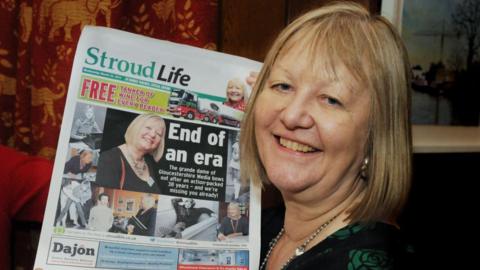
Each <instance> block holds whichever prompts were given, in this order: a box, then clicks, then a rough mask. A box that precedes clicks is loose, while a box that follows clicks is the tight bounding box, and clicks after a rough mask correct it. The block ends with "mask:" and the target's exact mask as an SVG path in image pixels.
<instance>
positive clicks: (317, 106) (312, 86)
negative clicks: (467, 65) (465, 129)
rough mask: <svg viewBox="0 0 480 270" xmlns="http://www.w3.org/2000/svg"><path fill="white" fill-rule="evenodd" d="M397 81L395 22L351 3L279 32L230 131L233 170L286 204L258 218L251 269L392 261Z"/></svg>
mask: <svg viewBox="0 0 480 270" xmlns="http://www.w3.org/2000/svg"><path fill="white" fill-rule="evenodd" d="M408 77H409V65H408V61H407V55H406V52H405V49H404V46H403V44H402V42H401V39H400V37H399V36H398V34H397V33H396V32H395V30H394V28H393V27H392V26H391V25H390V23H388V22H387V21H386V20H385V19H384V18H382V17H379V16H375V15H370V14H369V12H368V11H367V10H366V9H365V8H363V7H362V6H360V5H359V4H355V3H351V2H350V3H335V4H333V5H328V6H325V7H323V8H320V9H317V10H313V11H311V12H309V13H307V14H305V15H303V16H301V17H300V18H298V19H297V20H295V21H294V22H293V23H292V24H290V25H289V26H288V27H287V28H286V29H285V30H284V31H283V32H282V33H281V34H280V35H279V37H278V38H277V40H276V41H275V43H274V44H273V47H272V48H271V50H270V52H269V53H268V55H267V58H266V60H265V64H264V66H263V69H262V70H261V72H260V74H259V77H258V80H257V83H256V85H255V88H254V91H253V93H252V95H251V97H250V102H251V103H250V104H249V106H248V107H247V111H246V114H245V118H244V123H243V124H242V125H243V131H242V133H241V156H242V161H241V162H242V167H241V172H242V177H244V178H245V179H248V178H251V179H252V180H253V181H254V183H256V184H260V185H261V184H262V183H272V184H273V185H274V186H275V187H276V188H278V189H279V190H280V192H281V194H282V197H283V200H284V203H285V208H284V209H276V210H270V211H266V213H264V216H263V217H262V221H263V224H262V259H261V269H366V267H367V266H368V267H372V268H371V269H373V268H375V269H392V268H399V267H401V266H399V264H400V263H401V262H402V261H404V260H403V255H404V253H403V250H404V249H403V245H402V244H400V242H401V241H400V239H401V238H400V236H399V231H398V229H397V227H396V226H395V218H396V217H397V216H398V214H399V212H400V210H401V209H402V207H403V205H404V203H405V200H406V198H407V193H408V190H409V187H410V153H411V135H410V124H409V111H408V105H409V93H408V85H409V84H408V82H409V78H408ZM269 244H270V245H269ZM364 258H366V259H367V262H364V261H362V259H364ZM369 259H370V260H369ZM364 263H368V264H365V265H363V264H364ZM362 267H364V268H362ZM369 269H370V268H369ZM401 269H404V268H401ZM407 269H408V268H407Z"/></svg>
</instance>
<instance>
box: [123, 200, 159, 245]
mask: <svg viewBox="0 0 480 270" xmlns="http://www.w3.org/2000/svg"><path fill="white" fill-rule="evenodd" d="M156 219H157V209H156V208H155V197H154V195H152V194H144V195H143V197H142V203H141V206H140V209H139V210H138V212H137V214H136V215H134V216H132V217H130V219H129V220H128V224H127V234H135V235H144V236H153V233H154V232H155V220H156Z"/></svg>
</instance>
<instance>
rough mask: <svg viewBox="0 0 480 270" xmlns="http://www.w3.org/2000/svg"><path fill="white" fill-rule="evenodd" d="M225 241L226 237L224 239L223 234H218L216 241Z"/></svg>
mask: <svg viewBox="0 0 480 270" xmlns="http://www.w3.org/2000/svg"><path fill="white" fill-rule="evenodd" d="M226 239H227V237H226V236H225V235H224V234H223V233H219V234H218V240H220V241H224V240H226Z"/></svg>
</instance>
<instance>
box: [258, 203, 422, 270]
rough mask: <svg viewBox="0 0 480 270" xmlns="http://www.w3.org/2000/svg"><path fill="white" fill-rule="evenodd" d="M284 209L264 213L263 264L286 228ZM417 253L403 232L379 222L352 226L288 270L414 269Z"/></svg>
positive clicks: (299, 259)
mask: <svg viewBox="0 0 480 270" xmlns="http://www.w3.org/2000/svg"><path fill="white" fill-rule="evenodd" d="M283 217H284V209H283V208H276V209H268V210H264V211H263V213H262V249H261V251H262V252H261V260H260V261H261V262H262V261H263V258H264V257H265V254H266V252H267V250H268V246H269V243H270V241H271V240H272V239H273V238H275V236H276V235H277V234H278V232H279V231H280V230H281V228H282V226H283ZM412 255H413V253H411V248H409V247H408V246H407V245H406V244H405V243H404V238H403V237H402V235H401V232H400V231H399V230H398V229H397V228H396V227H395V226H392V225H388V224H385V223H381V222H377V223H372V224H360V223H355V224H351V225H348V226H346V227H344V228H342V229H340V230H338V231H336V232H335V233H334V234H332V235H330V236H329V237H328V238H326V239H325V240H323V241H322V242H320V243H318V244H317V245H316V246H314V247H312V248H311V249H309V250H307V251H306V252H305V253H304V254H303V255H301V256H299V257H297V258H295V259H294V260H293V261H292V262H291V263H290V264H289V265H288V267H287V268H286V269H288V270H293V269H321V270H340V269H346V270H385V269H413V268H411V267H412V266H411V265H410V262H411V258H412Z"/></svg>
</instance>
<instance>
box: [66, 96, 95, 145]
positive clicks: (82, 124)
mask: <svg viewBox="0 0 480 270" xmlns="http://www.w3.org/2000/svg"><path fill="white" fill-rule="evenodd" d="M77 106H78V107H79V109H78V110H80V111H82V113H81V115H79V116H77V117H75V121H74V122H73V126H72V132H71V134H70V138H71V139H72V140H71V141H75V140H77V141H78V140H81V139H84V138H86V137H87V136H89V135H91V134H97V133H102V129H101V128H100V126H99V125H98V123H97V120H96V117H95V110H94V106H92V105H86V104H82V103H78V104H77Z"/></svg>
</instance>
